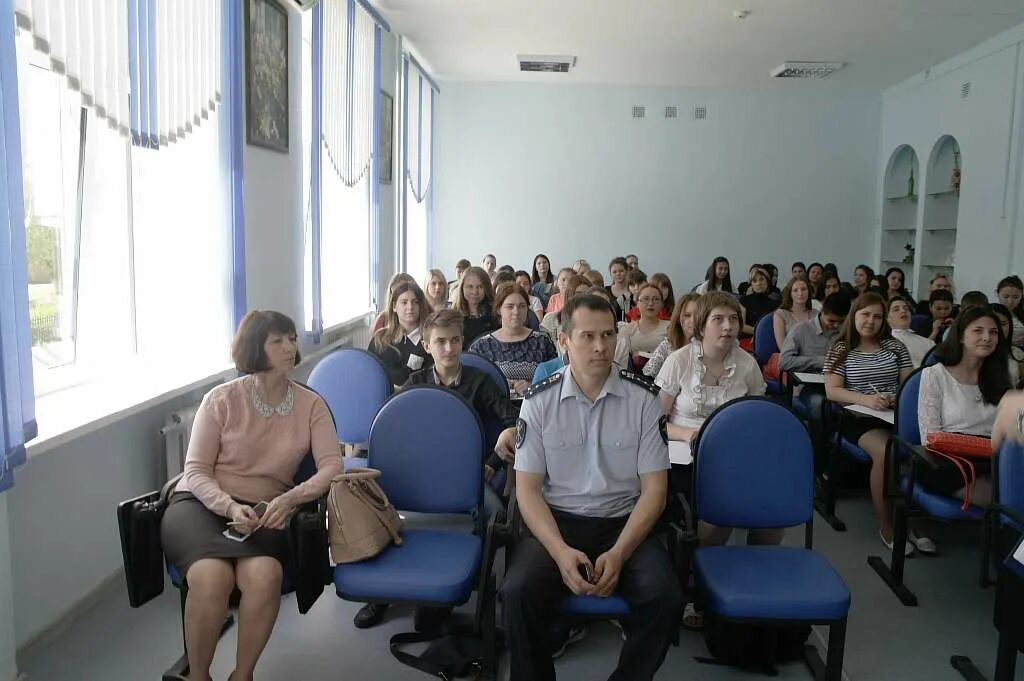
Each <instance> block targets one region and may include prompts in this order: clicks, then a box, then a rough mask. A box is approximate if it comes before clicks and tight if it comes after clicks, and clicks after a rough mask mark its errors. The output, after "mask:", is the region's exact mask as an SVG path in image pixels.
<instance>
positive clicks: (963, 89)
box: [960, 81, 971, 99]
mask: <svg viewBox="0 0 1024 681" xmlns="http://www.w3.org/2000/svg"><path fill="white" fill-rule="evenodd" d="M970 94H971V83H970V81H968V82H966V83H964V84H963V85H961V86H960V99H967V97H968V96H970Z"/></svg>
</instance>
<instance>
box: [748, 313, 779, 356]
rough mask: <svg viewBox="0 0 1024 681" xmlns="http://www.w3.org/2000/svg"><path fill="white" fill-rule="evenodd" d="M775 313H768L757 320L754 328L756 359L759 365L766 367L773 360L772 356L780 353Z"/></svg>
mask: <svg viewBox="0 0 1024 681" xmlns="http://www.w3.org/2000/svg"><path fill="white" fill-rule="evenodd" d="M774 317H775V313H768V314H766V315H765V316H763V317H761V318H760V319H758V320H757V326H755V327H754V357H755V358H757V363H758V364H759V365H761V366H764V365H765V364H767V363H768V360H769V359H771V356H772V355H774V354H775V353H776V352H778V351H779V344H778V343H776V342H775V327H774V326H773V325H772V324H773V321H772V320H773V319H774Z"/></svg>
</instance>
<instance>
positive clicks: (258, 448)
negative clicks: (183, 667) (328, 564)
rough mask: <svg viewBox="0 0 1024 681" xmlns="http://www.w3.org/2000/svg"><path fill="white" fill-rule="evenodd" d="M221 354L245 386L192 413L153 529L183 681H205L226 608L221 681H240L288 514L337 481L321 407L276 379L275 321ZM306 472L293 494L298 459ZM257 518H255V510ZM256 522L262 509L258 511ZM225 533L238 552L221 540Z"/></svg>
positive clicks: (260, 641) (262, 616)
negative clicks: (178, 639)
mask: <svg viewBox="0 0 1024 681" xmlns="http://www.w3.org/2000/svg"><path fill="white" fill-rule="evenodd" d="M231 354H232V357H233V358H234V361H235V366H236V367H237V368H238V371H239V372H241V373H242V374H245V375H244V376H243V377H242V378H238V379H236V380H234V381H231V382H229V383H225V384H224V385H220V386H217V387H216V388H214V389H213V390H211V391H210V392H209V393H207V394H206V397H204V398H203V402H202V404H201V405H200V407H199V411H198V412H197V413H196V419H195V425H194V426H193V430H192V439H191V440H190V442H189V447H188V455H187V456H186V459H185V473H184V476H183V477H182V479H181V482H180V483H179V484H178V486H177V488H176V489H175V491H174V494H173V495H172V496H171V500H170V503H169V504H168V507H167V511H166V512H165V513H164V518H163V524H162V526H161V540H162V542H163V546H164V552H165V553H166V555H167V559H168V561H169V562H170V563H171V564H172V565H174V566H176V567H177V568H178V570H179V571H180V574H182V575H184V577H185V580H186V582H187V584H188V596H187V598H186V601H185V643H186V648H187V650H188V661H189V669H190V674H189V679H191V680H192V681H209V679H210V674H209V670H210V663H211V662H212V660H213V654H214V651H215V649H216V647H217V639H218V638H219V635H220V629H221V626H222V625H223V624H224V617H225V616H226V614H227V608H228V599H229V598H230V596H231V593H232V591H233V590H234V589H236V588H237V589H238V590H239V591H241V593H242V599H241V602H240V604H239V607H238V620H239V622H238V651H237V656H236V662H235V671H234V673H233V674H232V677H231V678H232V680H233V681H249V680H251V679H252V677H253V670H254V669H255V667H256V662H257V660H258V659H259V657H260V654H261V653H262V652H263V648H264V647H265V646H266V644H267V641H268V640H269V638H270V633H271V631H272V630H273V628H274V622H275V621H276V619H277V612H278V608H279V606H280V603H281V579H282V574H283V568H282V566H283V563H284V561H285V552H286V548H287V541H286V537H285V531H284V530H285V527H286V525H287V523H288V519H289V518H290V517H291V515H292V513H293V512H294V511H295V510H296V509H297V508H298V507H299V506H300V505H302V504H303V503H305V502H307V501H312V500H314V499H316V498H318V497H320V496H321V495H323V494H324V493H325V492H327V490H328V488H329V487H330V484H331V480H332V479H333V478H334V476H336V475H338V474H339V473H341V470H342V465H341V449H340V447H339V445H338V436H337V433H336V431H335V429H334V422H333V420H332V418H331V414H330V411H329V410H328V408H327V405H326V404H325V403H324V401H323V399H322V398H321V397H320V396H319V395H317V394H316V393H315V392H313V391H312V390H309V389H308V388H305V387H303V386H301V385H299V384H298V383H295V382H293V381H291V380H289V378H288V372H290V371H291V370H292V369H293V368H294V367H295V365H296V363H297V362H298V360H299V353H298V348H297V345H296V331H295V323H294V322H293V321H292V320H291V319H289V318H288V317H286V316H285V315H283V314H281V313H279V312H271V311H268V310H253V311H251V312H249V313H248V314H247V315H246V316H245V318H244V319H242V322H241V324H239V326H238V331H237V333H236V334H235V339H234V341H233V342H232V345H231ZM309 452H312V453H313V457H314V458H315V460H316V468H317V472H316V474H315V475H313V476H312V477H311V478H309V479H308V480H306V481H305V482H303V483H301V484H299V485H295V484H293V479H294V477H295V474H296V472H297V471H298V468H299V464H300V463H301V462H302V460H303V458H305V456H306V455H307V454H308V453H309ZM261 502H266V507H265V511H264V512H263V513H262V515H259V514H257V511H256V510H255V509H254V507H256V506H260V507H262V506H263V504H261ZM261 510H262V509H261ZM229 524H230V527H232V528H234V530H235V531H236V532H237V533H238V534H242V535H245V534H248V535H249V537H248V538H247V539H246V540H245V541H236V540H234V539H231V538H229V537H226V536H224V532H225V530H226V529H227V528H228V527H229Z"/></svg>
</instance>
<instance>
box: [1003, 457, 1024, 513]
mask: <svg viewBox="0 0 1024 681" xmlns="http://www.w3.org/2000/svg"><path fill="white" fill-rule="evenodd" d="M998 459H999V461H998V463H997V466H998V470H997V471H996V478H997V480H998V486H999V489H998V491H997V494H998V495H999V503H1000V504H1002V505H1003V506H1007V507H1009V508H1012V509H1013V510H1015V511H1017V513H1020V514H1021V515H1024V446H1021V445H1019V444H1017V443H1016V442H1009V441H1006V442H1003V446H1002V447H1000V448H999V456H998Z"/></svg>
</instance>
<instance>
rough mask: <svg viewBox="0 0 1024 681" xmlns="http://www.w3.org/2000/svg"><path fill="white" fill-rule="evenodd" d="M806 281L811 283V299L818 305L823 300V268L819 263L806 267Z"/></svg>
mask: <svg viewBox="0 0 1024 681" xmlns="http://www.w3.org/2000/svg"><path fill="white" fill-rule="evenodd" d="M807 281H809V282H810V283H811V297H812V298H813V299H814V300H817V301H818V302H819V303H820V302H822V301H824V300H825V268H824V267H822V265H821V263H820V262H812V263H811V264H810V265H809V266H808V267H807Z"/></svg>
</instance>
